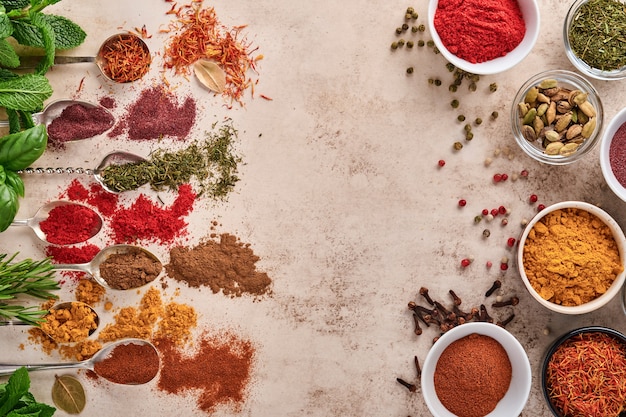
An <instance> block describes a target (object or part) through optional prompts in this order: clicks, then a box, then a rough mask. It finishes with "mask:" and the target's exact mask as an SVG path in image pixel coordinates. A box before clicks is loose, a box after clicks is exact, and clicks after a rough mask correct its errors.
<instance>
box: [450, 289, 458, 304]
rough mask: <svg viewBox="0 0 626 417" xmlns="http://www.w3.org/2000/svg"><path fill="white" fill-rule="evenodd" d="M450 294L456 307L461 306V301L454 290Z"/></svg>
mask: <svg viewBox="0 0 626 417" xmlns="http://www.w3.org/2000/svg"><path fill="white" fill-rule="evenodd" d="M448 292H449V293H450V295H451V296H452V299H453V300H454V305H455V306H460V305H461V299H460V298H459V297H458V296H457V295H456V293H455V292H454V291H452V290H450V291H448Z"/></svg>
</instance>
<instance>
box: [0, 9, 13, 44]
mask: <svg viewBox="0 0 626 417" xmlns="http://www.w3.org/2000/svg"><path fill="white" fill-rule="evenodd" d="M12 34H13V25H12V24H11V20H10V19H9V16H7V15H6V14H4V13H3V14H0V38H8V37H9V36H11V35H12Z"/></svg>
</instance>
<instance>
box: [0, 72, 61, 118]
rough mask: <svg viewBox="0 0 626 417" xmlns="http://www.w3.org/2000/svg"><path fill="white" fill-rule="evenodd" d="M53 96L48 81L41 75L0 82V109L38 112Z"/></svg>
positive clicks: (24, 76) (29, 75) (27, 75)
mask: <svg viewBox="0 0 626 417" xmlns="http://www.w3.org/2000/svg"><path fill="white" fill-rule="evenodd" d="M51 95H52V87H51V86H50V82H49V81H48V79H47V78H46V77H45V76H43V75H39V74H26V75H23V76H21V77H19V78H15V79H11V80H3V81H0V107H7V108H10V109H14V110H25V111H37V110H39V109H41V108H42V107H43V102H44V101H45V100H46V99H48V98H50V96H51Z"/></svg>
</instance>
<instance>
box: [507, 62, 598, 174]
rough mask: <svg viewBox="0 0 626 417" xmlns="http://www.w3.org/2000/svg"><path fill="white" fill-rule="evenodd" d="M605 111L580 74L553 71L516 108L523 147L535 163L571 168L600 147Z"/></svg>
mask: <svg viewBox="0 0 626 417" xmlns="http://www.w3.org/2000/svg"><path fill="white" fill-rule="evenodd" d="M603 115H604V112H603V107H602V101H601V100H600V96H599V94H598V92H597V90H596V89H595V88H594V86H593V85H592V84H591V83H590V82H589V81H587V80H586V79H585V78H584V77H582V76H580V75H579V74H577V73H575V72H571V71H566V70H548V71H543V72H541V73H539V74H536V75H534V76H532V77H531V78H530V79H528V80H527V81H526V82H525V83H524V84H523V85H522V86H521V87H520V89H519V90H518V92H517V94H516V95H515V98H514V99H513V103H512V105H511V127H512V129H513V136H514V137H515V141H516V142H517V144H518V145H519V147H520V148H521V149H522V150H523V151H524V152H525V153H526V155H528V156H530V157H531V158H533V159H534V160H536V161H539V162H542V163H544V164H548V165H567V164H571V163H573V162H576V161H578V160H580V159H581V158H582V157H584V156H585V155H587V154H588V153H589V152H591V151H592V150H593V149H594V148H595V146H596V145H597V144H598V142H600V139H601V132H602V127H603V125H602V122H603Z"/></svg>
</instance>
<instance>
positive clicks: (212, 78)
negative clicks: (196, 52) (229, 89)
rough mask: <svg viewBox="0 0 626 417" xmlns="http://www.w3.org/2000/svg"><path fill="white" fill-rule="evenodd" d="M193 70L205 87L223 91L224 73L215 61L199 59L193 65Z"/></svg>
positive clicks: (217, 91)
mask: <svg viewBox="0 0 626 417" xmlns="http://www.w3.org/2000/svg"><path fill="white" fill-rule="evenodd" d="M193 70H194V73H195V74H196V77H198V80H199V81H200V82H201V83H202V85H204V86H205V87H206V88H208V89H209V90H211V91H214V92H216V93H221V92H222V91H224V88H225V87H226V73H225V72H224V70H223V69H222V68H221V67H220V66H219V65H218V64H217V63H216V62H215V61H211V60H208V59H200V60H198V61H196V63H195V64H194V65H193Z"/></svg>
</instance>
